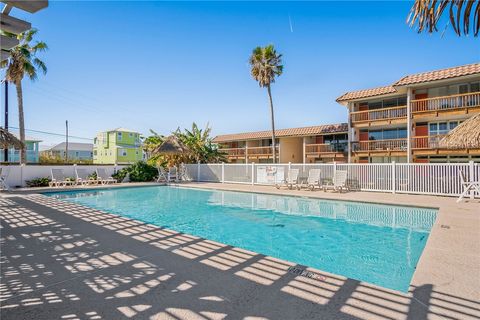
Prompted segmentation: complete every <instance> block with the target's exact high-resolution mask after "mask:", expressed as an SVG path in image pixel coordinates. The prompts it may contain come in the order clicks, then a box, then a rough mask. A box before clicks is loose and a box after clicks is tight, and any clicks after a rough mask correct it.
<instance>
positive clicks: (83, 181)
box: [75, 168, 98, 186]
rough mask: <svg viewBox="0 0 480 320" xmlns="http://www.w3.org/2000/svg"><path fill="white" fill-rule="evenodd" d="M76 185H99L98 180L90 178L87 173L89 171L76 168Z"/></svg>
mask: <svg viewBox="0 0 480 320" xmlns="http://www.w3.org/2000/svg"><path fill="white" fill-rule="evenodd" d="M75 175H76V181H75V182H76V183H77V184H80V185H84V186H86V185H90V184H98V179H94V178H92V177H90V176H89V175H88V173H87V169H80V168H75Z"/></svg>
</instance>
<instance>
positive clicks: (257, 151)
mask: <svg viewBox="0 0 480 320" xmlns="http://www.w3.org/2000/svg"><path fill="white" fill-rule="evenodd" d="M275 149H276V151H277V157H278V151H279V148H278V146H276V147H275ZM272 153H273V152H272V147H271V146H269V147H248V149H247V154H248V155H249V156H257V155H265V156H267V155H272Z"/></svg>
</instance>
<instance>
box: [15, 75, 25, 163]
mask: <svg viewBox="0 0 480 320" xmlns="http://www.w3.org/2000/svg"><path fill="white" fill-rule="evenodd" d="M15 86H16V88H17V101H18V127H19V129H20V141H22V143H23V147H22V149H20V164H24V163H26V162H27V155H26V145H25V116H24V113H23V92H22V80H17V81H15Z"/></svg>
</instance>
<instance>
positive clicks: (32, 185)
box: [25, 178, 51, 188]
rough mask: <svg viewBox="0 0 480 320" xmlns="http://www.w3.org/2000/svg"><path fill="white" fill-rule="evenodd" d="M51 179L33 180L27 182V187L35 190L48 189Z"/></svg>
mask: <svg viewBox="0 0 480 320" xmlns="http://www.w3.org/2000/svg"><path fill="white" fill-rule="evenodd" d="M50 181H51V180H50V178H35V179H32V180H28V181H25V183H26V184H27V187H30V188H35V187H48V184H49V183H50Z"/></svg>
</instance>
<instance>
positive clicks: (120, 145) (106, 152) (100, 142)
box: [93, 128, 143, 164]
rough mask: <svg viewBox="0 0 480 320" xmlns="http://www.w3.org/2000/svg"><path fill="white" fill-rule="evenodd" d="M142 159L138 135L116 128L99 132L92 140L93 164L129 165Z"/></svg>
mask: <svg viewBox="0 0 480 320" xmlns="http://www.w3.org/2000/svg"><path fill="white" fill-rule="evenodd" d="M142 159H143V150H142V144H141V141H140V133H138V132H135V131H132V130H129V129H125V128H116V129H113V130H108V131H105V132H100V133H99V134H97V136H96V137H95V139H94V144H93V163H95V164H130V163H134V162H136V161H140V160H142Z"/></svg>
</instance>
